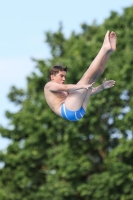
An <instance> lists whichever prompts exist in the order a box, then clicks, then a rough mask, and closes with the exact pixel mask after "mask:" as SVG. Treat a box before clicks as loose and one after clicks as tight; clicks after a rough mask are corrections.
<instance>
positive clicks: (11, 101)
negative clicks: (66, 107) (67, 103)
mask: <svg viewBox="0 0 133 200" xmlns="http://www.w3.org/2000/svg"><path fill="white" fill-rule="evenodd" d="M0 25H1V26H0V27H1V31H0V102H1V106H0V200H21V199H23V200H33V199H35V200H41V199H43V200H45V199H46V200H47V199H48V200H49V199H50V200H51V199H52V200H66V199H68V200H90V199H94V200H132V199H133V159H132V158H133V148H132V147H133V123H132V121H133V89H132V88H133V75H132V74H133V73H132V66H133V56H132V52H133V0H126V1H122V0H117V1H116V0H112V1H111V0H110V1H106V0H100V1H99V0H94V1H90V0H82V1H81V0H73V1H70V0H67V1H66V0H63V1H61V0H49V1H45V0H37V1H36V0H23V1H22V0H19V1H18V0H11V1H9V0H5V1H1V4H0ZM108 29H109V30H114V31H116V32H117V36H118V42H117V51H116V52H115V53H113V55H111V58H110V59H109V62H108V63H107V68H106V70H105V73H104V76H106V78H107V79H112V78H113V79H114V80H115V81H116V84H115V87H113V88H111V89H110V90H104V91H103V92H102V93H100V94H97V95H96V96H92V97H91V101H90V102H89V108H88V109H87V112H86V115H85V117H84V118H83V119H82V120H80V121H79V122H77V123H76V124H75V123H73V122H69V121H66V120H64V119H62V118H61V117H57V116H56V115H55V114H54V113H53V112H52V111H51V110H50V108H49V107H48V105H47V104H46V102H45V99H44V94H43V87H44V85H45V84H46V82H47V75H48V71H49V68H50V67H51V66H52V65H54V64H55V63H56V64H57V63H60V62H61V63H63V65H65V66H66V65H67V66H69V70H70V71H69V73H68V75H67V80H68V82H69V83H76V82H77V80H79V78H80V77H81V76H82V73H83V71H85V70H86V66H89V65H90V63H91V62H92V60H93V59H94V57H95V56H96V53H97V52H98V50H99V48H100V47H101V44H102V42H103V36H104V35H105V32H106V31H107V30H108ZM103 78H104V77H103V76H102V78H101V79H103ZM98 83H99V84H101V80H100V81H99V80H98ZM12 86H14V87H12Z"/></svg>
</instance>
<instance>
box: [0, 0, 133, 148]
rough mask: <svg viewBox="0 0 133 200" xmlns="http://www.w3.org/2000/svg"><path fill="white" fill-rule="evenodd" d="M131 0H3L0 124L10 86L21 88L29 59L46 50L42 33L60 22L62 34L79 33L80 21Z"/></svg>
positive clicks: (88, 20)
mask: <svg viewBox="0 0 133 200" xmlns="http://www.w3.org/2000/svg"><path fill="white" fill-rule="evenodd" d="M132 4H133V1H132V0H126V1H121V0H117V1H115V0H113V1H106V0H100V1H99V0H95V1H90V0H82V1H81V0H77V1H76V0H74V1H70V0H64V1H61V0H55V1H53V0H49V1H45V0H38V1H36V0H23V1H22V0H19V1H18V0H12V1H9V0H5V1H1V6H0V25H1V32H0V85H1V86H0V102H1V106H0V124H2V125H6V124H7V120H6V118H5V114H4V113H5V110H11V111H14V110H15V106H14V105H12V104H11V103H10V102H9V101H8V99H7V94H8V93H9V91H10V87H11V86H12V85H15V86H16V87H22V88H25V85H26V77H27V75H29V74H30V73H31V72H32V71H33V69H34V63H33V62H32V58H35V59H45V58H49V57H50V51H49V48H48V46H47V44H46V43H45V34H44V33H45V32H46V31H56V30H57V29H58V26H59V23H60V22H62V25H63V33H64V35H65V36H66V37H69V36H70V34H71V32H72V31H75V32H79V31H80V29H81V28H80V25H81V24H82V23H87V24H92V23H93V22H94V21H96V22H97V23H98V24H102V22H103V21H104V20H105V19H106V18H108V17H109V15H110V12H111V11H116V12H118V13H119V14H121V13H122V12H123V8H125V7H129V6H131V5H132ZM7 145H8V140H7V139H2V138H1V137H0V149H4V148H6V146H7Z"/></svg>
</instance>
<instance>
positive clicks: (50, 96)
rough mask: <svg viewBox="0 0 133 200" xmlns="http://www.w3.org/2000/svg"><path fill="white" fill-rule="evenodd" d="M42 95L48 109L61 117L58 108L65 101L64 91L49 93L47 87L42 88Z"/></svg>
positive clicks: (65, 93)
mask: <svg viewBox="0 0 133 200" xmlns="http://www.w3.org/2000/svg"><path fill="white" fill-rule="evenodd" d="M44 95H45V99H46V102H47V104H48V105H49V107H50V108H51V109H52V110H53V111H54V112H55V113H56V114H57V115H59V116H61V113H60V106H61V104H62V103H63V102H64V101H65V99H66V98H67V96H68V93H67V92H65V91H60V92H51V91H50V90H49V89H48V88H47V85H46V86H45V87H44Z"/></svg>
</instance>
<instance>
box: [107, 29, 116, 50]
mask: <svg viewBox="0 0 133 200" xmlns="http://www.w3.org/2000/svg"><path fill="white" fill-rule="evenodd" d="M116 40H117V37H116V34H115V32H113V31H112V32H111V33H110V35H109V41H110V45H111V50H112V51H115V50H116Z"/></svg>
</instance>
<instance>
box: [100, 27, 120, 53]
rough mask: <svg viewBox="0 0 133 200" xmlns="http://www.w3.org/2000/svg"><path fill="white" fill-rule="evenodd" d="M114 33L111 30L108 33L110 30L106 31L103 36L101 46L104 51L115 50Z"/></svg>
mask: <svg viewBox="0 0 133 200" xmlns="http://www.w3.org/2000/svg"><path fill="white" fill-rule="evenodd" d="M116 39H117V37H116V34H115V33H114V32H113V31H112V32H111V33H110V31H107V33H106V35H105V37H104V42H103V46H102V47H103V48H104V49H105V50H106V51H110V52H112V51H115V50H116Z"/></svg>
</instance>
